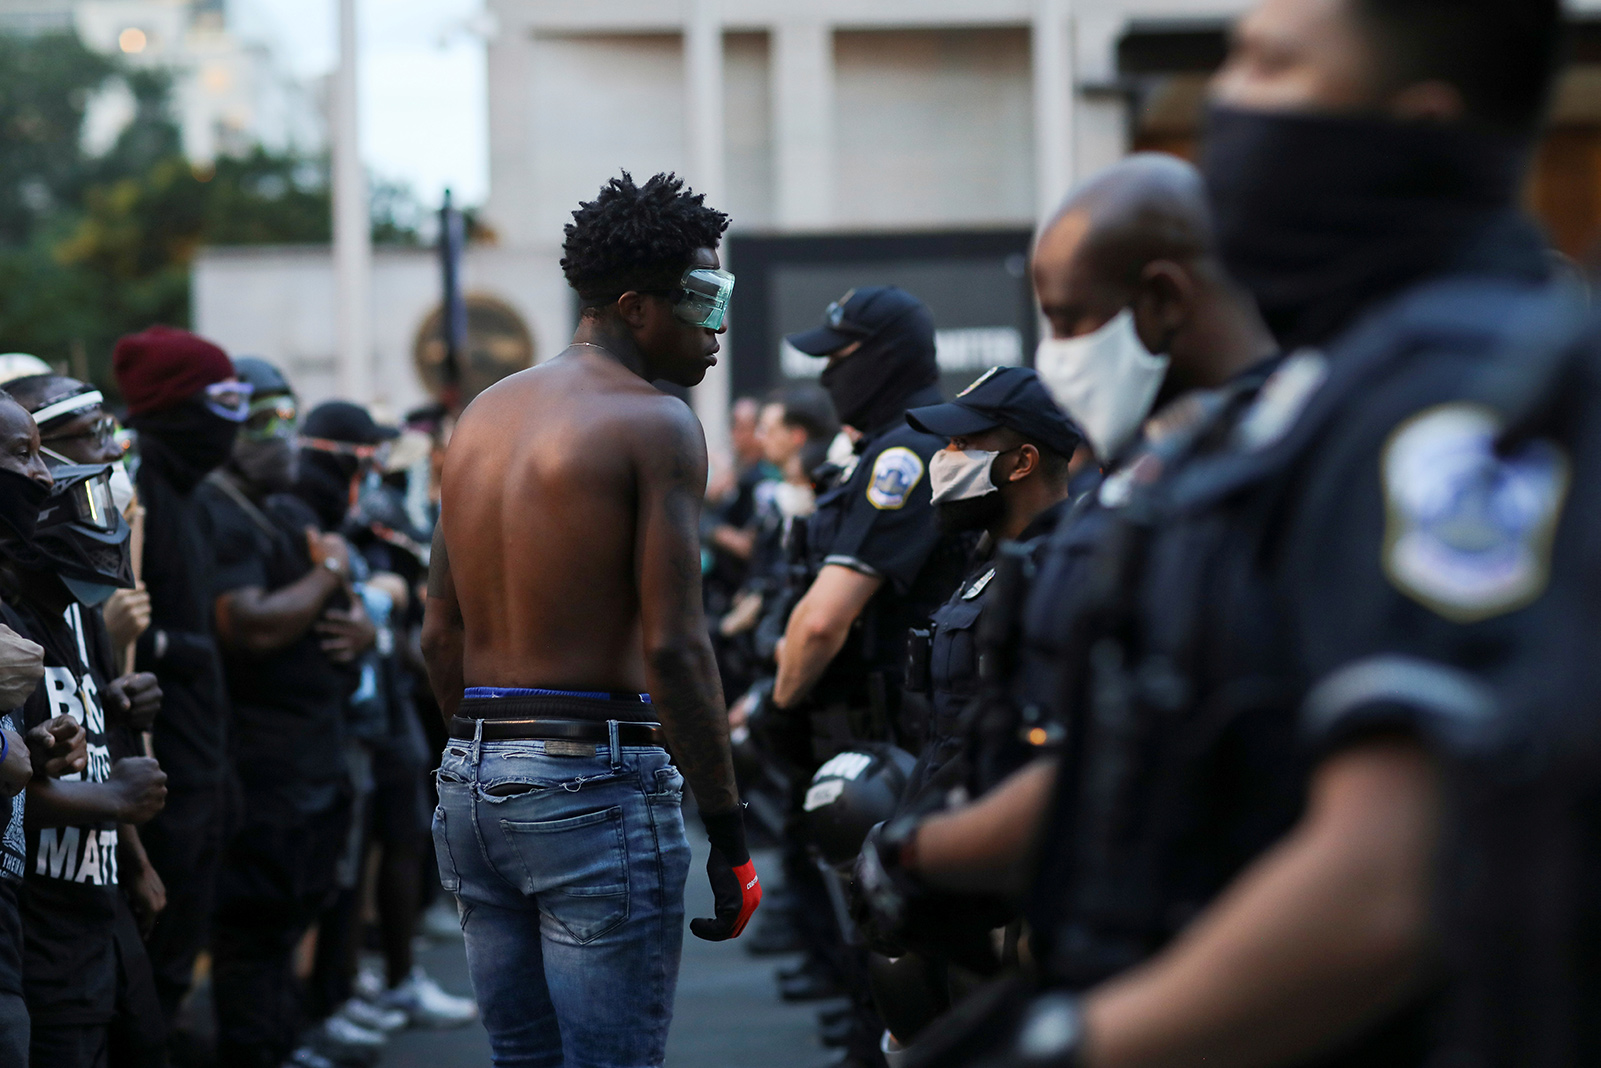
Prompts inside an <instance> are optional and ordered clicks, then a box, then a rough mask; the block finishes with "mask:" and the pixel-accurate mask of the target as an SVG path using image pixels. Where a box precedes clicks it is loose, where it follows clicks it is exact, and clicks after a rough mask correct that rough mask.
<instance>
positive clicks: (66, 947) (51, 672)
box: [16, 602, 118, 1025]
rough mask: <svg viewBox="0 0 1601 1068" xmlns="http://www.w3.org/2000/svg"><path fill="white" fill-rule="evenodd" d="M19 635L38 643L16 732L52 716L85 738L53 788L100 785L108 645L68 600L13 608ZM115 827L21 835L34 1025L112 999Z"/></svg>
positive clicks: (100, 1007) (92, 619) (85, 1018)
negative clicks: (80, 753) (30, 688)
mask: <svg viewBox="0 0 1601 1068" xmlns="http://www.w3.org/2000/svg"><path fill="white" fill-rule="evenodd" d="M16 612H17V615H18V617H19V619H20V620H21V622H22V624H23V626H22V628H19V629H20V633H22V634H23V635H24V636H25V637H28V638H30V639H32V640H33V641H36V642H38V643H39V644H40V645H42V646H44V650H45V659H44V663H45V668H44V679H43V681H42V682H41V683H40V685H39V688H38V689H37V690H35V691H34V693H33V696H32V697H30V698H28V701H27V703H26V704H24V705H23V707H22V721H23V726H24V728H25V729H31V728H33V727H36V726H38V725H39V724H41V723H44V722H46V721H48V720H50V719H53V718H55V717H56V716H60V715H68V716H71V717H72V718H73V719H74V720H76V721H77V722H79V723H80V724H82V725H83V728H84V730H85V731H86V732H87V733H88V736H89V737H88V747H89V763H88V766H87V767H86V768H85V769H84V770H83V771H81V772H74V773H72V774H70V775H63V776H62V777H61V781H63V782H105V781H106V780H108V779H109V778H110V777H111V750H110V748H109V745H108V739H107V730H106V716H105V711H104V709H103V707H102V705H101V701H100V691H101V689H102V688H103V687H104V686H105V684H106V682H107V681H108V680H109V679H110V678H111V677H112V668H111V664H112V654H111V641H110V638H109V637H108V636H107V634H106V629H105V623H104V622H102V621H101V618H100V615H99V613H97V612H94V611H89V610H85V609H84V608H82V607H81V606H79V605H77V604H73V605H71V606H70V607H68V608H67V610H66V612H65V613H63V614H62V615H60V616H56V615H53V614H52V613H49V612H46V611H44V610H42V609H39V608H36V607H34V606H33V605H31V604H29V603H27V602H19V603H18V604H17V605H16ZM117 892H118V891H117V824H116V822H115V821H113V820H105V821H101V822H97V823H93V824H89V825H85V826H78V827H45V828H29V829H28V830H27V853H26V858H25V869H24V877H23V885H22V894H21V896H20V899H19V901H20V906H21V907H20V914H21V918H22V927H23V975H24V979H25V987H26V994H27V999H28V1011H29V1014H30V1015H31V1016H32V1017H33V1019H34V1021H35V1022H36V1023H37V1022H48V1023H61V1024H91V1025H92V1024H98V1023H104V1022H105V1021H106V1020H109V1019H110V1018H111V1015H112V1011H113V1008H114V1005H115V1000H116V950H115V946H114V943H113V926H112V925H113V920H114V917H115V915H116V913H115V907H116V899H117Z"/></svg>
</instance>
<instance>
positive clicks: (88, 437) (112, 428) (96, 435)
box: [39, 415, 117, 449]
mask: <svg viewBox="0 0 1601 1068" xmlns="http://www.w3.org/2000/svg"><path fill="white" fill-rule="evenodd" d="M39 440H40V442H41V443H48V442H52V441H54V442H62V441H89V442H93V443H94V444H95V445H96V446H97V447H99V448H102V449H104V448H110V447H111V446H113V445H115V444H117V420H116V419H114V418H113V417H111V416H109V415H102V416H101V417H100V418H98V419H96V420H95V421H94V422H92V423H90V424H89V425H88V426H86V427H84V428H83V429H82V430H80V431H78V432H77V433H76V434H46V435H41V436H40V438H39Z"/></svg>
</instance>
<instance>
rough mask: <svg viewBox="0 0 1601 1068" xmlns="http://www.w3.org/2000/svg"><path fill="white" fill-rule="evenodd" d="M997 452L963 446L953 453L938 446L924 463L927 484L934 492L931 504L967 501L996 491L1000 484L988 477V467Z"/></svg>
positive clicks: (991, 464)
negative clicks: (926, 466)
mask: <svg viewBox="0 0 1601 1068" xmlns="http://www.w3.org/2000/svg"><path fill="white" fill-rule="evenodd" d="M999 455H1000V453H998V452H983V451H981V450H979V449H967V450H965V451H963V452H953V451H952V450H950V449H941V450H940V451H939V452H936V453H935V454H934V458H933V459H932V460H930V461H929V462H928V484H929V488H930V489H932V490H933V491H934V503H935V504H949V503H950V502H951V501H967V500H972V499H973V498H974V497H986V496H988V495H989V494H991V493H995V492H998V491H999V489H1000V487H999V486H997V485H995V481H994V480H993V479H992V478H990V468H991V466H993V465H994V463H995V458H996V457H997V456H999Z"/></svg>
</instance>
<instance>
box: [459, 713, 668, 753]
mask: <svg viewBox="0 0 1601 1068" xmlns="http://www.w3.org/2000/svg"><path fill="white" fill-rule="evenodd" d="M480 731H481V732H482V733H480ZM450 736H451V737H452V738H456V739H459V740H461V741H472V740H473V738H475V737H476V738H483V739H494V740H504V739H510V738H518V739H524V740H551V741H557V740H561V741H569V742H594V743H596V744H597V745H605V744H606V743H607V742H610V741H611V729H610V724H608V723H601V722H595V721H593V720H587V719H475V718H473V717H471V716H453V717H451V720H450ZM617 744H618V745H626V746H629V747H632V748H647V747H651V746H657V747H660V748H663V749H665V748H666V747H667V733H666V732H665V731H663V730H662V725H661V724H660V723H623V722H618V723H617Z"/></svg>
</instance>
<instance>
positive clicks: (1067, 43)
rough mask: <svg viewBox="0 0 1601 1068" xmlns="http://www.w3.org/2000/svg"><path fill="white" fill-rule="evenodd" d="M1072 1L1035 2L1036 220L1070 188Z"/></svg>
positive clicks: (1074, 100)
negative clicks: (1037, 216) (1037, 211)
mask: <svg viewBox="0 0 1601 1068" xmlns="http://www.w3.org/2000/svg"><path fill="white" fill-rule="evenodd" d="M1073 50H1074V41H1073V0H1035V7H1034V26H1033V52H1034V151H1035V162H1034V173H1035V186H1036V190H1035V191H1036V199H1037V202H1038V209H1039V215H1040V218H1041V220H1044V219H1046V218H1049V217H1050V215H1051V213H1052V212H1054V211H1055V210H1056V207H1057V205H1058V204H1060V203H1061V201H1062V198H1063V197H1065V196H1066V195H1067V191H1068V190H1069V189H1070V188H1071V187H1072V185H1073V182H1074V180H1075V178H1076V174H1075V159H1074V157H1075V151H1074V149H1075V147H1076V146H1075V144H1074V138H1075V130H1074V118H1075V112H1076V111H1077V103H1078V84H1077V83H1078V79H1077V78H1076V77H1075V76H1074V66H1075V64H1074V59H1075V56H1074V51H1073Z"/></svg>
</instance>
